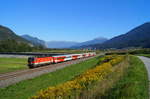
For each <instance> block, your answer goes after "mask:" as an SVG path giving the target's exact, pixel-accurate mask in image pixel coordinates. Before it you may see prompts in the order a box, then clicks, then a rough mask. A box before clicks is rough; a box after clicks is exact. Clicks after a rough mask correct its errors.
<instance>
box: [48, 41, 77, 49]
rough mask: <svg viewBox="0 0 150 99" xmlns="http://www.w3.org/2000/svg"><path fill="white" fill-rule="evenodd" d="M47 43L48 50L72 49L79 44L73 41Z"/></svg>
mask: <svg viewBox="0 0 150 99" xmlns="http://www.w3.org/2000/svg"><path fill="white" fill-rule="evenodd" d="M46 43H47V47H48V48H70V47H71V46H74V45H76V44H78V42H72V41H49V42H46Z"/></svg>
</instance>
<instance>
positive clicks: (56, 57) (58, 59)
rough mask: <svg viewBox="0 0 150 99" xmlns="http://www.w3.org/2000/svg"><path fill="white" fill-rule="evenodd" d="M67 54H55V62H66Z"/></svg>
mask: <svg viewBox="0 0 150 99" xmlns="http://www.w3.org/2000/svg"><path fill="white" fill-rule="evenodd" d="M65 58H66V56H53V62H54V63H59V62H64V61H65Z"/></svg>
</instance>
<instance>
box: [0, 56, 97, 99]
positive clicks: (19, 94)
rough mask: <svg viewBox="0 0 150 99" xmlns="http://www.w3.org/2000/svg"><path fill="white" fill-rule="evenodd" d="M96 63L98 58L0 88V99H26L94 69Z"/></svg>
mask: <svg viewBox="0 0 150 99" xmlns="http://www.w3.org/2000/svg"><path fill="white" fill-rule="evenodd" d="M98 61H99V58H92V59H90V60H87V61H84V62H81V63H78V64H74V65H71V66H69V67H66V68H64V69H60V70H57V71H55V72H51V73H48V74H44V75H41V76H39V77H36V78H34V79H30V80H25V81H22V82H20V83H17V84H15V85H11V86H9V87H6V88H1V89H0V99H28V98H29V97H30V96H32V95H35V94H36V93H37V92H38V91H39V90H41V89H45V88H47V87H48V86H54V85H57V84H60V83H63V82H66V81H68V80H71V79H73V78H74V77H75V76H77V75H79V74H81V73H82V72H84V71H85V70H87V69H89V68H91V67H94V66H95V65H96V64H97V63H98Z"/></svg>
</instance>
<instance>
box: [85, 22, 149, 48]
mask: <svg viewBox="0 0 150 99" xmlns="http://www.w3.org/2000/svg"><path fill="white" fill-rule="evenodd" d="M83 47H84V48H98V49H105V48H119V49H120V48H129V47H143V48H150V23H145V24H142V25H140V26H138V27H136V28H134V29H132V30H131V31H129V32H127V33H125V34H122V35H119V36H116V37H114V38H112V39H110V40H108V41H106V42H104V43H102V44H96V45H90V46H83Z"/></svg>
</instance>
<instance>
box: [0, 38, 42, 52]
mask: <svg viewBox="0 0 150 99" xmlns="http://www.w3.org/2000/svg"><path fill="white" fill-rule="evenodd" d="M40 49H43V47H42V46H33V45H31V44H28V43H24V42H17V41H16V40H9V39H8V40H3V41H0V52H30V51H36V50H40Z"/></svg>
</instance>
